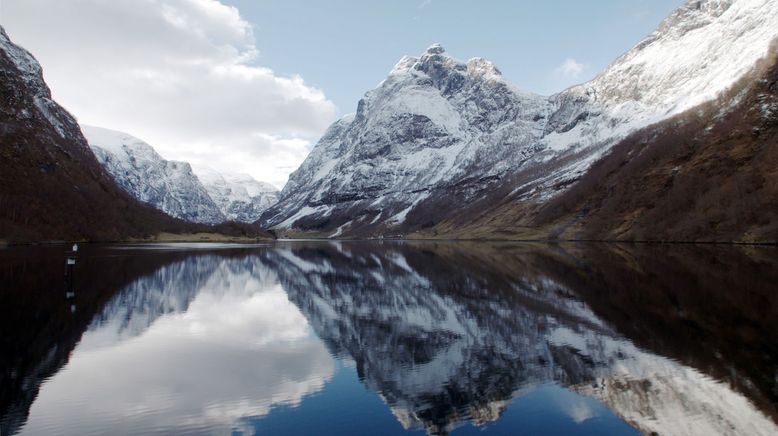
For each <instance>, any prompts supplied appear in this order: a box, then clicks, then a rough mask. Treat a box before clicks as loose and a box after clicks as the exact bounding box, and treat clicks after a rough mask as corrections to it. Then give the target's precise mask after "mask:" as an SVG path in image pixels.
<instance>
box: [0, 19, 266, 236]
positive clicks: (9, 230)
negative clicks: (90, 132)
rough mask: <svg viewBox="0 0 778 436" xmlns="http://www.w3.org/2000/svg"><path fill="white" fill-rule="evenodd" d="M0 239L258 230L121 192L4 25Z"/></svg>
mask: <svg viewBox="0 0 778 436" xmlns="http://www.w3.org/2000/svg"><path fill="white" fill-rule="evenodd" d="M0 78H1V79H0V241H9V242H27V241H40V240H66V239H68V240H73V239H87V240H101V241H106V240H120V239H127V238H145V237H150V236H153V235H156V234H159V233H161V232H169V233H195V232H203V231H208V232H217V231H218V232H223V233H229V234H235V235H258V234H260V233H261V232H260V231H259V230H258V229H255V228H249V227H248V226H246V227H238V226H233V227H232V228H228V227H222V228H213V227H209V226H202V225H194V224H190V223H185V222H183V221H180V220H177V219H174V218H172V217H170V216H168V215H165V214H164V213H162V212H159V211H157V210H155V209H153V208H151V207H150V206H147V205H144V204H142V203H140V202H138V201H137V200H135V199H134V198H132V197H131V196H130V195H129V194H127V193H126V192H124V191H123V190H122V189H120V188H119V187H118V186H116V184H115V183H114V181H113V180H112V179H111V177H110V176H109V175H108V174H107V173H106V172H105V171H104V170H103V169H102V167H101V166H100V164H99V163H98V162H97V159H95V156H94V154H93V153H92V151H91V150H90V149H89V146H88V145H87V142H86V139H84V136H83V135H82V133H81V130H80V128H79V126H78V124H77V123H76V121H75V119H74V118H73V117H72V116H71V115H70V114H69V113H68V112H67V111H66V110H65V109H63V108H62V107H61V106H59V105H58V104H57V103H56V102H54V101H53V100H52V99H51V92H50V91H49V88H48V86H46V83H45V82H44V81H43V75H42V71H41V67H40V65H39V64H38V62H37V61H36V60H35V58H34V57H33V56H32V55H31V54H30V53H28V52H27V51H26V50H24V49H22V48H21V47H19V46H17V45H15V44H13V43H12V42H11V41H10V39H9V38H8V36H7V35H6V33H5V30H4V29H2V27H0Z"/></svg>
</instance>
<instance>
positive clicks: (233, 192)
mask: <svg viewBox="0 0 778 436" xmlns="http://www.w3.org/2000/svg"><path fill="white" fill-rule="evenodd" d="M195 173H196V174H197V177H198V178H199V179H200V181H201V182H202V183H203V185H204V186H205V189H206V191H207V192H208V195H209V196H210V197H211V199H213V201H214V202H215V203H216V205H217V206H218V207H219V210H220V211H221V212H222V213H223V214H224V216H225V217H227V219H229V220H232V221H240V222H244V223H252V222H254V221H256V220H258V219H259V217H260V216H261V215H262V212H264V211H265V210H267V209H268V208H269V207H270V206H272V205H274V204H275V203H276V202H278V195H279V191H278V189H277V188H276V187H275V186H273V185H271V184H269V183H264V182H259V181H257V180H255V179H254V178H253V177H251V176H250V175H248V174H230V173H219V172H217V171H214V170H213V169H210V168H204V167H198V168H195Z"/></svg>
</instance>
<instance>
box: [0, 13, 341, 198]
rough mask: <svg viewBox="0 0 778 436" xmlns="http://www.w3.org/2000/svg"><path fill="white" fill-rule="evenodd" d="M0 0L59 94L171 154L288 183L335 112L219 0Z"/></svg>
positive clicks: (102, 122)
mask: <svg viewBox="0 0 778 436" xmlns="http://www.w3.org/2000/svg"><path fill="white" fill-rule="evenodd" d="M2 2H3V4H2V9H0V24H2V25H3V26H4V27H5V28H6V30H7V31H8V33H9V36H10V37H11V38H12V39H13V40H14V41H15V42H17V43H18V44H20V45H22V46H24V47H25V48H27V49H28V50H30V51H31V52H32V53H33V54H34V55H35V56H36V57H37V58H38V60H39V61H40V62H41V64H42V65H43V68H44V74H45V76H46V80H47V82H48V83H49V85H50V87H51V88H52V92H53V94H54V98H55V99H56V100H57V101H59V102H60V103H61V104H63V105H64V106H65V107H66V108H67V109H68V110H70V111H71V112H73V114H74V115H75V116H76V117H77V118H78V119H79V121H80V122H82V123H84V124H90V125H96V126H102V127H107V128H111V129H116V130H121V131H125V132H127V133H129V134H132V135H134V136H138V137H140V138H143V139H144V140H145V141H147V142H149V143H150V144H151V145H153V146H154V147H155V148H156V149H157V150H158V151H159V152H160V154H162V155H163V156H164V157H165V158H167V159H175V160H188V161H190V162H192V163H193V164H207V165H208V166H211V167H213V168H215V169H217V170H220V171H241V172H248V173H249V174H252V175H253V176H254V177H256V178H257V179H259V180H264V181H268V182H271V183H274V184H276V185H278V186H279V187H280V186H282V185H283V183H285V181H286V177H287V175H288V174H289V172H291V171H292V170H293V169H295V168H296V167H297V166H298V165H299V164H300V163H301V162H302V160H303V159H304V158H305V156H306V155H307V152H308V150H309V148H310V146H311V141H312V140H314V139H316V138H317V137H318V136H319V135H321V133H322V132H323V131H324V129H326V127H327V126H328V125H329V123H330V122H331V121H332V120H333V119H334V117H335V112H336V110H335V106H334V104H333V103H332V102H330V101H329V100H327V98H326V97H325V95H324V94H323V92H321V91H320V90H318V89H315V88H313V87H311V86H309V85H307V84H306V83H305V82H304V80H303V79H302V78H301V77H299V76H292V77H282V76H279V75H277V74H275V73H274V72H273V71H272V70H270V69H268V68H263V67H261V66H258V65H257V64H256V60H257V55H258V52H259V50H258V48H257V44H256V41H255V38H254V33H253V30H252V26H251V24H250V23H248V22H246V21H245V20H244V19H243V18H242V17H241V16H240V13H239V11H238V10H237V9H236V8H234V7H230V6H226V5H224V4H222V3H221V2H219V1H217V0H111V1H105V0H79V1H77V2H63V1H61V0H2ZM44 11H45V12H44Z"/></svg>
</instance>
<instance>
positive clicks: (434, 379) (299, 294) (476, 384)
mask: <svg viewBox="0 0 778 436" xmlns="http://www.w3.org/2000/svg"><path fill="white" fill-rule="evenodd" d="M9 253H12V252H11V251H5V252H0V274H2V277H3V283H7V284H9V286H7V287H6V288H5V289H3V290H2V291H0V301H2V303H3V305H2V306H0V307H2V309H0V310H1V311H2V312H1V314H2V315H3V316H2V317H1V318H2V320H3V321H2V327H3V332H4V333H3V344H2V345H3V349H2V359H0V362H1V363H2V365H1V366H2V372H1V373H0V376H2V377H3V378H2V380H0V381H2V383H1V384H0V387H1V388H0V391H1V392H2V395H0V399H1V400H2V401H1V402H0V417H1V418H0V419H2V421H1V422H2V430H3V434H9V433H10V434H13V433H15V432H17V431H21V434H35V433H36V432H42V431H46V429H53V428H57V429H59V431H60V432H61V433H64V434H73V433H88V432H101V431H106V430H107V429H109V428H111V429H114V430H115V431H117V432H118V433H123V432H127V433H130V432H133V431H135V432H137V431H139V430H141V429H143V431H146V432H168V433H176V432H208V433H214V432H229V431H243V432H245V433H249V434H250V433H253V432H259V433H262V432H263V431H268V429H270V428H280V429H282V430H283V429H286V430H287V431H289V432H290V433H294V431H291V429H292V428H293V427H291V426H293V424H295V423H299V422H306V421H310V422H316V419H319V418H322V419H325V422H331V423H332V428H331V430H330V431H331V432H332V433H333V434H335V433H337V432H338V431H341V432H342V431H346V432H348V431H351V432H355V431H357V429H358V428H361V427H358V426H359V425H360V424H365V425H374V423H373V421H371V420H372V419H378V418H377V417H380V416H382V414H383V415H387V414H388V413H389V412H391V414H392V415H394V417H393V418H391V416H390V418H391V419H390V421H391V422H394V424H395V425H398V427H397V430H396V431H395V432H402V431H403V430H402V429H403V428H404V429H406V430H423V431H426V432H427V433H429V434H446V433H449V432H452V431H453V432H456V431H458V430H462V431H467V429H468V428H473V426H476V427H480V429H479V431H483V432H486V433H489V432H494V433H497V434H505V433H506V432H507V433H513V432H515V431H518V428H516V427H511V426H510V425H516V424H510V423H512V422H514V423H515V422H517V421H515V420H514V418H516V417H517V416H518V422H526V420H527V419H529V418H530V417H531V415H526V416H525V415H522V413H528V412H520V411H519V409H517V408H516V407H515V405H516V404H520V403H522V401H523V399H524V398H534V397H533V396H534V395H537V393H538V392H544V389H547V388H548V387H550V386H551V387H554V388H555V389H560V390H561V391H564V392H568V393H570V394H571V395H574V396H575V397H576V398H578V400H576V402H575V403H573V404H572V405H570V404H568V405H567V406H564V407H563V406H562V405H560V404H555V403H547V402H542V403H539V404H541V406H538V407H540V408H541V409H542V410H543V413H546V412H548V411H549V410H557V409H559V410H562V412H561V413H563V416H564V417H566V419H567V420H568V421H569V422H570V425H573V427H570V428H568V431H575V432H578V433H586V432H594V433H596V432H597V431H599V432H600V433H601V432H603V431H605V429H606V427H596V425H604V424H603V423H604V422H606V421H607V419H606V418H607V416H606V414H611V416H613V417H614V419H616V418H615V417H619V418H621V419H622V420H623V422H626V423H628V424H629V425H631V426H632V427H634V428H636V429H638V430H639V431H641V432H645V433H651V432H657V433H659V434H663V435H664V434H706V435H707V434H775V432H776V431H778V427H777V426H776V421H778V381H777V379H776V375H778V372H777V370H778V343H777V342H776V340H775V338H774V335H772V334H771V333H770V332H773V331H777V330H778V299H776V297H775V295H774V283H776V282H778V272H776V271H778V268H776V267H777V266H778V265H776V260H775V259H776V257H775V254H776V253H775V250H772V249H748V250H746V251H743V250H739V249H733V248H715V247H712V248H704V247H675V248H668V247H629V246H608V245H599V246H591V245H563V246H544V245H527V244H524V245H517V244H467V243H440V244H434V243H385V244H380V243H343V244H337V243H313V242H312V243H302V242H300V243H288V244H276V245H275V246H272V247H266V248H253V249H246V248H224V249H222V250H218V251H207V252H205V251H189V252H182V251H180V250H173V251H171V250H149V249H134V250H123V249H117V248H95V249H93V250H92V251H88V252H86V253H84V254H83V256H84V258H83V259H82V260H79V265H78V268H79V269H78V270H77V273H78V274H77V276H76V277H77V280H76V288H77V293H78V295H77V299H76V301H75V302H74V303H73V304H75V305H76V310H75V312H71V310H70V304H71V302H68V301H64V299H63V298H62V292H61V289H63V286H64V284H63V283H62V268H63V265H62V261H63V258H62V254H61V253H60V252H59V251H58V250H55V251H45V252H44V251H40V250H34V249H29V250H27V251H25V252H24V255H21V254H22V253H21V252H20V251H16V252H15V254H13V255H9ZM31 271H35V274H34V275H33V274H31ZM106 271H108V272H112V274H109V275H107V276H106V274H105V273H106ZM104 277H110V278H109V279H106V278H104ZM6 332H9V333H6ZM313 333H315V335H314V334H313ZM334 362H341V363H340V364H335V363H334ZM352 366H353V368H354V369H353V371H354V373H353V374H352V373H349V372H348V370H346V369H343V368H351V367H352ZM338 368H340V369H338ZM344 371H345V372H344ZM344 374H345V375H344ZM343 380H347V381H343ZM344 383H345V385H344ZM355 383H357V384H358V383H361V384H363V385H364V386H366V387H367V388H368V390H369V392H371V394H370V396H371V398H375V394H377V396H378V397H379V398H380V399H381V402H382V403H383V404H382V403H381V402H377V403H375V405H374V406H371V407H372V408H370V409H368V411H367V412H365V409H364V407H367V406H365V405H364V404H365V402H366V401H367V400H365V399H361V400H359V401H356V400H354V399H353V398H352V397H349V396H348V395H346V394H345V393H344V392H346V391H348V389H345V390H344V387H343V386H350V384H355ZM106 392H108V393H110V396H107V395H108V394H107V393H106ZM65 398H67V401H64V399H65ZM317 399H321V400H322V401H325V402H326V403H327V404H335V405H337V407H334V408H333V407H329V408H327V409H326V410H329V412H327V413H328V414H329V415H325V416H324V417H321V416H320V415H321V414H322V413H323V412H321V411H320V410H322V409H321V407H322V406H321V405H319V406H310V407H308V406H307V404H309V403H311V404H313V403H315V402H316V401H318V400H317ZM85 405H88V406H89V408H88V409H84V407H85ZM598 407H599V408H600V409H598ZM281 409H283V410H285V411H284V412H283V413H282V412H281V411H280V410H281ZM608 409H610V412H607V410H608ZM83 410H89V412H86V413H84V412H83ZM128 410H135V411H138V413H137V414H134V415H132V417H128V416H127V415H126V413H125V411H128ZM314 410H318V412H317V411H314ZM537 413H540V412H537ZM283 416H289V417H288V418H287V419H288V421H284V423H285V425H286V427H268V426H270V424H271V423H276V422H277V420H278V419H282V417H283ZM280 417H281V418H280ZM339 422H346V423H349V424H348V425H349V426H347V427H342V428H339V427H337V425H338V424H337V423H339ZM623 422H622V425H623ZM398 423H399V424H398ZM597 423H599V424H597ZM585 425H594V426H595V427H584V426H585ZM367 428H369V427H367ZM587 429H588V430H587ZM623 429H624V430H625V431H626V430H627V429H628V427H626V426H625V427H623ZM309 430H310V429H309ZM323 431H324V432H325V433H326V432H327V430H323ZM560 431H561V430H559V429H558V428H557V430H550V428H546V432H547V433H551V434H554V433H560ZM614 431H615V430H614V429H613V428H611V430H609V432H614ZM300 432H302V431H300ZM389 433H392V432H389ZM617 433H618V432H617Z"/></svg>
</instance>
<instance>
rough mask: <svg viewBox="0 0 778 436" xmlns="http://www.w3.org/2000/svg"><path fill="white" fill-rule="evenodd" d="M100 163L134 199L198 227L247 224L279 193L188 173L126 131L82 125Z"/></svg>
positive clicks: (239, 178)
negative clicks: (201, 225)
mask: <svg viewBox="0 0 778 436" xmlns="http://www.w3.org/2000/svg"><path fill="white" fill-rule="evenodd" d="M81 127H82V130H83V132H84V135H85V136H86V138H87V141H88V142H89V146H90V147H91V148H92V150H93V151H94V153H95V156H96V157H97V160H98V161H100V164H102V165H103V167H104V168H105V169H106V170H108V172H109V173H110V174H111V176H113V178H114V180H116V183H118V184H119V186H121V187H122V188H123V189H124V190H125V191H127V192H128V193H130V194H132V195H133V196H134V197H135V198H137V199H138V200H140V201H142V202H144V203H147V204H150V205H152V206H154V207H155V208H157V209H159V210H161V211H163V212H165V213H167V214H169V215H171V216H174V217H176V218H181V219H184V220H187V221H192V222H197V223H207V224H215V223H221V222H224V221H228V220H231V221H240V222H245V223H251V222H254V221H256V220H257V219H259V217H260V215H261V214H262V212H264V211H265V209H267V207H268V206H270V205H272V204H273V203H275V202H276V201H277V197H278V190H277V189H276V188H275V187H274V186H272V185H270V184H268V183H262V182H258V181H256V180H254V178H252V177H251V176H249V175H247V174H222V173H218V172H216V171H214V170H211V169H209V168H198V169H197V171H193V170H192V166H191V165H190V164H189V163H187V162H177V161H168V160H165V159H164V158H162V156H160V155H159V154H158V153H157V152H156V151H155V150H154V148H153V147H152V146H150V145H149V144H147V143H145V142H143V141H141V140H140V139H138V138H135V137H133V136H131V135H128V134H126V133H122V132H117V131H113V130H108V129H103V128H99V127H92V126H81Z"/></svg>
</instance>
